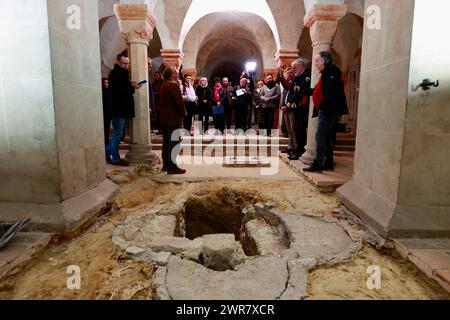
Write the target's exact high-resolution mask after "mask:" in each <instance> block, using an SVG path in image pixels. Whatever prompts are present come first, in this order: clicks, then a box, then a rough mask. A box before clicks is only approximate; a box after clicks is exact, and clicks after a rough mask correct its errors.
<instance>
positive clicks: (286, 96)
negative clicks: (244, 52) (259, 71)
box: [279, 68, 298, 160]
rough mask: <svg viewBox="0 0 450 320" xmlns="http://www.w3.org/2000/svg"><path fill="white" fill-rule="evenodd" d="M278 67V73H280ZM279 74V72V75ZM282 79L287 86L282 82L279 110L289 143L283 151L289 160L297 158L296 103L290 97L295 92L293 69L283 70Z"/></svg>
mask: <svg viewBox="0 0 450 320" xmlns="http://www.w3.org/2000/svg"><path fill="white" fill-rule="evenodd" d="M281 72H282V71H281V69H280V73H281ZM280 76H281V75H280V74H279V77H280ZM283 79H285V81H288V83H289V84H290V85H289V86H288V85H286V84H285V83H282V84H283V87H284V92H283V100H282V104H281V111H282V112H283V120H284V123H285V125H286V131H287V133H288V137H289V144H288V148H287V149H286V151H284V152H283V153H287V154H288V157H289V160H298V142H297V133H296V130H295V109H296V105H295V103H293V101H292V98H293V96H294V94H295V92H294V89H293V88H294V86H293V79H294V69H293V68H288V69H286V70H285V71H284V75H283Z"/></svg>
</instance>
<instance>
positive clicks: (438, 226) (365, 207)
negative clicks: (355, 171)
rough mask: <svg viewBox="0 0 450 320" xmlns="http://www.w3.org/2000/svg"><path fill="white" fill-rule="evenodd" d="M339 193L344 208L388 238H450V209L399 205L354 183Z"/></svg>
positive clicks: (337, 191)
mask: <svg viewBox="0 0 450 320" xmlns="http://www.w3.org/2000/svg"><path fill="white" fill-rule="evenodd" d="M336 193H337V196H338V198H339V201H340V202H341V203H342V204H343V205H344V206H345V207H347V208H348V209H349V210H350V211H351V212H353V213H354V214H356V215H357V216H358V217H359V218H361V219H362V220H363V221H364V222H365V223H367V224H368V225H370V226H371V227H372V228H373V229H374V230H375V231H376V232H377V233H378V234H380V235H381V236H383V237H385V238H392V239H403V238H436V237H449V236H450V218H449V217H450V207H432V206H423V207H413V206H406V205H402V204H398V203H396V202H394V201H391V200H389V199H387V198H385V197H383V196H381V195H379V194H378V193H376V192H375V191H373V190H371V189H370V188H368V187H367V186H365V185H363V184H361V183H358V182H356V181H354V180H353V181H350V182H349V183H347V184H346V185H344V186H342V187H341V188H339V189H338V190H336Z"/></svg>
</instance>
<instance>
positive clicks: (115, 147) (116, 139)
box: [106, 118, 128, 162]
mask: <svg viewBox="0 0 450 320" xmlns="http://www.w3.org/2000/svg"><path fill="white" fill-rule="evenodd" d="M127 124H128V118H112V125H113V132H112V137H111V141H109V144H108V145H107V146H106V158H109V157H111V156H112V162H117V161H119V160H120V154H119V144H120V140H122V138H123V132H124V130H125V128H126V126H127Z"/></svg>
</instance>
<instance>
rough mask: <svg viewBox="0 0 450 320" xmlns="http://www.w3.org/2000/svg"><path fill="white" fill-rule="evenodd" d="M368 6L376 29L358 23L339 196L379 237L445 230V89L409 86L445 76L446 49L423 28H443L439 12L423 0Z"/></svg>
mask: <svg viewBox="0 0 450 320" xmlns="http://www.w3.org/2000/svg"><path fill="white" fill-rule="evenodd" d="M369 5H378V6H379V7H380V8H381V18H382V20H381V21H382V23H381V30H377V29H375V30H369V29H368V28H367V26H365V29H364V40H363V54H362V68H361V90H360V97H359V99H360V100H359V116H358V130H357V143H356V158H355V169H354V176H353V180H352V181H351V182H350V183H348V184H347V185H345V186H343V187H342V188H340V189H339V190H338V194H339V196H340V198H341V200H342V202H343V203H344V204H345V205H346V206H348V207H349V208H350V209H351V210H352V211H354V212H355V213H357V214H358V215H359V216H361V217H362V218H363V219H364V220H366V221H367V222H369V223H370V224H371V225H372V226H374V227H375V228H376V229H377V231H378V232H380V233H381V234H383V235H386V236H392V237H403V236H414V237H415V236H423V237H433V236H441V235H448V234H450V200H449V199H450V197H449V195H450V194H449V190H450V184H449V181H450V170H449V167H448V158H449V156H450V148H449V147H450V145H449V143H450V142H449V141H450V139H449V137H450V136H449V133H450V131H449V128H450V126H449V125H448V123H449V119H450V112H449V109H448V100H449V98H450V97H449V90H448V89H449V88H448V85H447V84H445V85H444V86H441V87H440V88H434V89H432V90H431V91H429V92H428V93H426V92H423V91H422V90H421V89H419V90H417V91H413V90H412V87H413V86H415V85H417V84H419V83H420V82H421V81H422V79H424V78H426V77H434V78H435V79H434V80H436V78H441V79H445V77H447V75H446V74H445V72H446V70H448V69H449V67H450V62H448V59H447V58H446V57H448V55H449V54H450V47H449V46H448V44H446V43H445V42H443V41H441V39H439V37H438V36H437V35H434V34H433V32H430V28H429V26H430V25H433V24H434V26H433V28H437V29H440V28H441V29H443V28H445V23H446V22H445V21H446V19H445V16H443V15H444V13H442V14H441V15H442V17H440V18H438V17H433V14H434V15H436V14H438V13H437V12H439V8H437V7H436V5H430V4H429V3H428V4H426V5H425V1H423V0H416V1H413V0H410V1H404V2H403V3H402V6H398V4H397V3H395V2H391V1H382V0H368V1H366V6H369ZM419 5H420V7H419Z"/></svg>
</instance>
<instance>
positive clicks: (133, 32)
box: [114, 4, 156, 163]
mask: <svg viewBox="0 0 450 320" xmlns="http://www.w3.org/2000/svg"><path fill="white" fill-rule="evenodd" d="M114 12H115V14H116V16H117V19H118V21H119V28H120V31H121V32H122V34H123V36H124V37H125V39H126V41H127V44H128V56H129V58H130V63H131V65H130V70H131V79H132V80H134V81H137V82H138V81H142V80H147V81H148V67H147V64H148V44H149V42H150V40H151V39H152V38H153V29H154V28H155V26H156V20H155V18H154V17H153V15H152V13H151V11H150V9H149V7H148V6H147V5H146V4H116V5H114ZM134 102H135V111H136V117H135V118H134V119H133V123H132V128H131V130H132V131H131V134H132V139H131V144H130V151H129V152H128V154H127V156H126V158H127V160H128V161H129V162H131V163H148V162H149V161H151V160H153V159H154V158H155V155H154V154H153V153H152V152H151V151H152V145H151V141H150V132H151V131H150V112H149V90H148V85H144V86H143V87H142V88H141V89H139V90H136V93H135V95H134Z"/></svg>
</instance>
